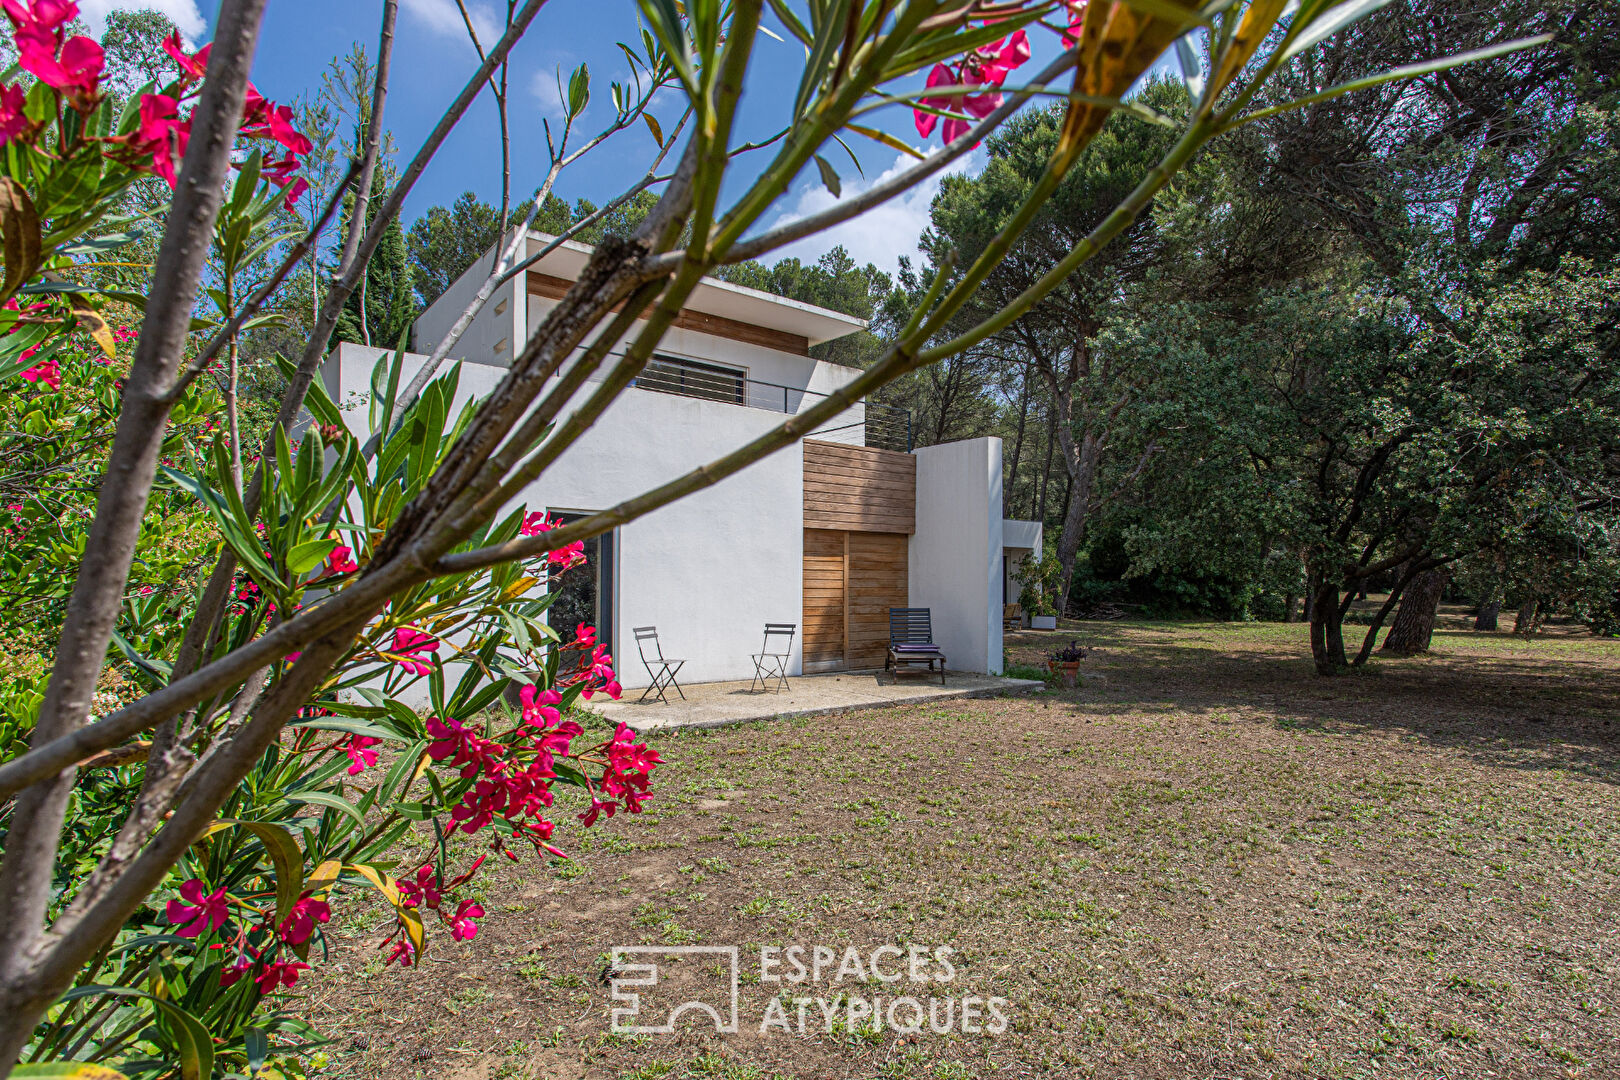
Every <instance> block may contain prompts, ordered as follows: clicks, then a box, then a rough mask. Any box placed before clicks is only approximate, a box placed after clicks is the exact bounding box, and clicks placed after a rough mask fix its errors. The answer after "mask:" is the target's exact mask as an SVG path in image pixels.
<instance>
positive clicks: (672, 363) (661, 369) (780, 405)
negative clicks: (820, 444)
mask: <svg viewBox="0 0 1620 1080" xmlns="http://www.w3.org/2000/svg"><path fill="white" fill-rule="evenodd" d="M631 385H632V386H636V387H639V388H640V389H642V390H653V391H656V392H658V393H661V394H678V395H680V396H682V397H693V398H702V399H703V400H705V401H723V402H726V403H728V404H732V405H742V406H745V407H747V408H750V409H766V410H769V411H771V412H779V413H787V414H788V415H790V416H791V415H793V414H796V413H800V412H803V411H804V410H805V409H806V408H808V407H809V406H810V405H814V404H815V402H816V401H818V400H820V399H822V398H825V397H826V396H827V395H826V394H823V393H821V392H819V391H816V390H806V389H805V388H804V387H800V386H783V385H782V384H780V383H771V382H762V381H760V380H759V379H749V378H746V377H744V375H743V374H742V372H740V371H736V370H733V369H729V368H723V367H720V366H718V365H714V364H704V363H701V362H699V361H695V360H686V359H676V358H673V357H663V356H659V357H655V358H654V359H653V360H651V361H650V362H649V363H648V364H647V366H646V368H644V369H643V370H642V372H641V374H640V375H638V376H636V379H635V381H634V382H633V383H632V384H631ZM807 398H808V399H810V400H809V401H808V402H807V401H806V399H807ZM863 404H864V405H865V412H866V416H865V419H864V420H857V421H854V422H853V423H847V424H846V423H840V422H839V418H834V420H833V421H832V422H831V425H832V426H829V427H824V428H821V429H819V430H817V431H816V432H814V433H813V434H816V435H833V434H835V433H836V434H844V433H848V435H849V436H854V435H855V434H856V432H857V431H859V434H860V437H861V442H862V445H865V446H871V447H875V448H878V449H882V450H898V451H901V452H902V453H910V452H911V413H910V411H909V410H907V409H901V408H897V407H895V406H893V405H884V404H882V403H880V402H876V401H867V402H864V403H863ZM848 441H854V440H853V438H850V439H848Z"/></svg>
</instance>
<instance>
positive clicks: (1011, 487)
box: [1007, 371, 1029, 513]
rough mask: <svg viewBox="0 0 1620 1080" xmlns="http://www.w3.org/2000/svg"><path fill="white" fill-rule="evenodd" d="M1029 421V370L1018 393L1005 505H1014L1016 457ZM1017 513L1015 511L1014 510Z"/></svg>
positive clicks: (1022, 450)
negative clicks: (1016, 431) (1016, 420)
mask: <svg viewBox="0 0 1620 1080" xmlns="http://www.w3.org/2000/svg"><path fill="white" fill-rule="evenodd" d="M1028 421H1029V372H1028V371H1025V372H1024V389H1023V391H1022V392H1021V393H1020V394H1019V395H1018V434H1017V436H1015V437H1014V439H1013V448H1012V458H1011V460H1010V461H1009V463H1008V465H1007V505H1008V506H1009V507H1010V506H1016V505H1017V503H1016V502H1015V501H1014V493H1015V492H1016V491H1017V490H1018V458H1019V456H1020V455H1021V454H1023V452H1024V426H1025V425H1026V424H1027V423H1028ZM1014 513H1017V511H1014Z"/></svg>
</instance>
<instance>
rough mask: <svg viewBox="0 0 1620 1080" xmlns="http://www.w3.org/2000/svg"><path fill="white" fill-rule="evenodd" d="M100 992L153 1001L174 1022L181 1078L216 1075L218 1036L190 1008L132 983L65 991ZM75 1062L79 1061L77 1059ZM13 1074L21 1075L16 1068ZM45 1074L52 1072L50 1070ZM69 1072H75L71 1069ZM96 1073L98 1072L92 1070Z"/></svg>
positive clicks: (76, 994) (77, 994)
mask: <svg viewBox="0 0 1620 1080" xmlns="http://www.w3.org/2000/svg"><path fill="white" fill-rule="evenodd" d="M96 994H110V995H112V996H113V997H127V998H139V999H142V1000H145V1001H150V1002H151V1003H152V1004H153V1005H155V1006H157V1008H158V1010H159V1011H160V1012H161V1013H162V1014H163V1016H164V1018H165V1019H168V1020H170V1021H172V1022H173V1024H174V1037H175V1038H174V1041H175V1048H176V1049H177V1050H178V1051H179V1053H180V1061H179V1063H178V1064H179V1065H180V1077H181V1080H209V1078H211V1077H212V1076H213V1075H214V1040H213V1039H212V1037H210V1036H209V1034H208V1029H207V1028H205V1027H203V1025H202V1022H201V1021H199V1020H198V1019H197V1018H196V1017H195V1016H192V1015H191V1014H190V1013H188V1012H186V1011H185V1010H184V1009H182V1008H180V1006H178V1005H176V1004H174V1002H172V1001H166V1000H164V999H163V998H160V997H157V996H155V995H153V994H149V993H147V992H146V991H145V990H136V989H134V988H133V987H129V986H103V985H101V984H99V983H92V984H90V985H89V986H76V987H74V988H73V989H71V990H69V991H68V992H67V993H65V994H63V995H62V1000H63V1001H71V1000H73V999H75V998H81V997H91V996H93V995H96ZM73 1064H78V1063H77V1062H75V1063H73ZM11 1075H13V1076H16V1075H18V1074H17V1072H16V1071H15V1070H14V1071H13V1072H12V1074H11ZM45 1075H47V1076H48V1075H50V1074H49V1073H46V1074H45ZM68 1075H70V1076H71V1075H74V1074H72V1073H69V1074H68ZM92 1075H94V1074H92Z"/></svg>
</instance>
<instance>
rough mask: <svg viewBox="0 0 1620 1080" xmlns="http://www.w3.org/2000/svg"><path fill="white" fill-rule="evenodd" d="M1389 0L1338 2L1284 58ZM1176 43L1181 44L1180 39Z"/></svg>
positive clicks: (1309, 26) (1308, 28) (1307, 27)
mask: <svg viewBox="0 0 1620 1080" xmlns="http://www.w3.org/2000/svg"><path fill="white" fill-rule="evenodd" d="M1387 3H1389V0H1348V2H1347V3H1343V4H1336V5H1334V6H1333V7H1330V8H1328V9H1327V10H1325V11H1323V12H1322V13H1321V14H1319V15H1318V16H1317V17H1316V18H1314V19H1312V20H1311V21H1310V22H1309V23H1307V24H1306V25H1305V28H1304V33H1302V34H1300V36H1299V37H1297V38H1295V39H1294V40H1293V41H1292V42H1290V43H1289V45H1288V47H1287V48H1285V49H1284V50H1283V54H1282V59H1283V60H1287V59H1289V58H1290V57H1293V56H1297V55H1299V54H1300V53H1302V52H1304V51H1305V50H1306V49H1308V48H1310V47H1311V46H1312V45H1315V44H1316V43H1317V42H1319V41H1322V40H1324V39H1326V38H1329V37H1332V36H1333V35H1334V34H1336V33H1338V32H1339V31H1340V30H1343V29H1344V28H1345V27H1347V26H1349V25H1350V24H1351V23H1353V22H1358V21H1360V20H1361V19H1364V18H1366V17H1367V16H1368V15H1371V14H1372V13H1373V12H1375V11H1377V10H1378V9H1379V8H1381V7H1383V6H1384V5H1385V4H1387ZM1176 44H1178V45H1179V44H1181V43H1180V42H1179V41H1178V42H1177V43H1176Z"/></svg>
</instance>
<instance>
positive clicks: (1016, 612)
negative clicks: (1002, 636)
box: [1001, 604, 1024, 630]
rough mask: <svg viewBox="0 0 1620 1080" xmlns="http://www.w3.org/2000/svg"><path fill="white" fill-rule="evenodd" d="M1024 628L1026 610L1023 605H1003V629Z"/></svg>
mask: <svg viewBox="0 0 1620 1080" xmlns="http://www.w3.org/2000/svg"><path fill="white" fill-rule="evenodd" d="M1023 628H1024V608H1023V605H1021V604H1002V605H1001V629H1002V630H1022V629H1023Z"/></svg>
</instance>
